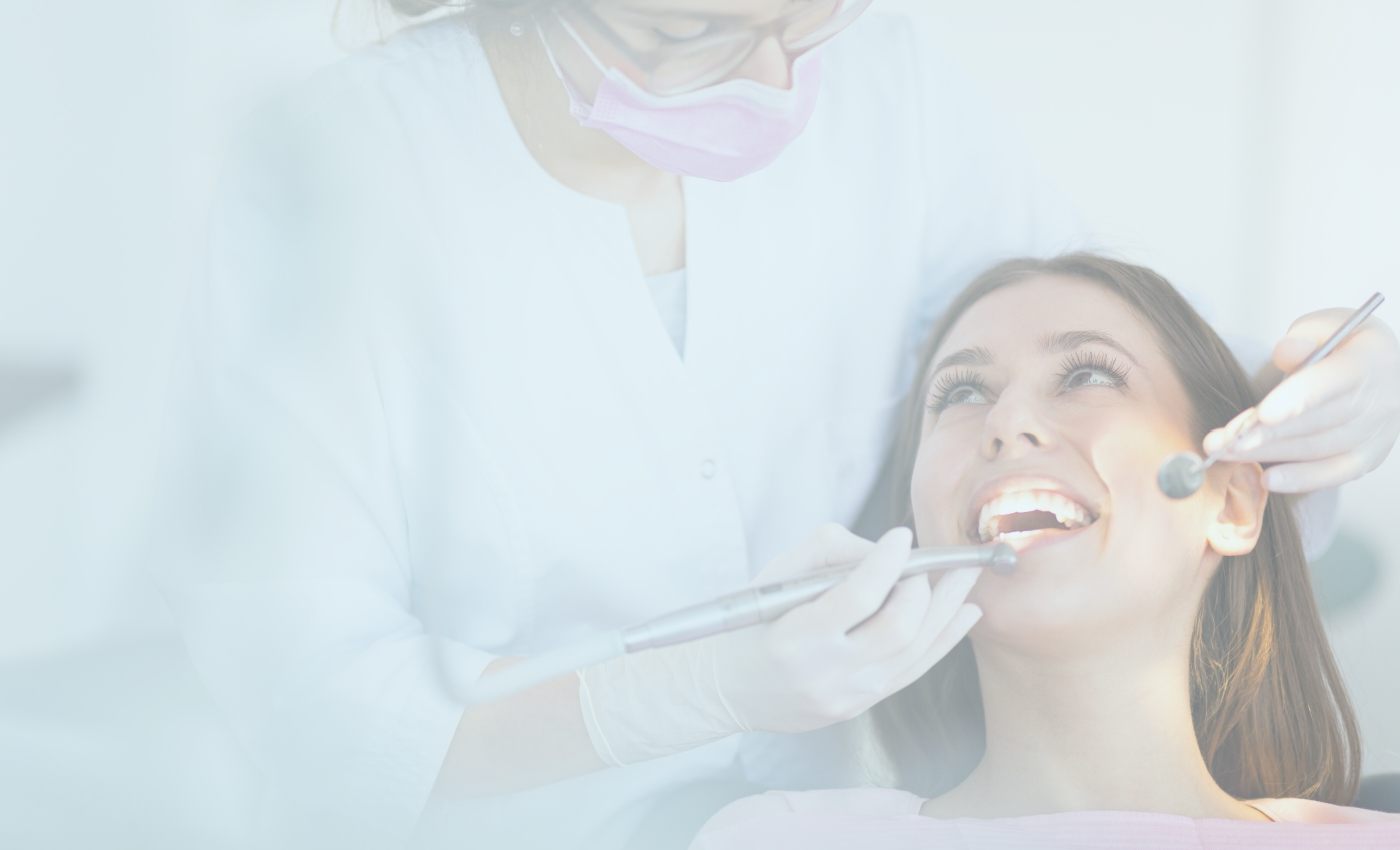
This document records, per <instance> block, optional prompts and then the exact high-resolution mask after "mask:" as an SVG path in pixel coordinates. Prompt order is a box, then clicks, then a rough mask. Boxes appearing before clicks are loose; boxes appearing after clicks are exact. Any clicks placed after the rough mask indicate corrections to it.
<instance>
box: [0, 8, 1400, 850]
mask: <svg viewBox="0 0 1400 850" xmlns="http://www.w3.org/2000/svg"><path fill="white" fill-rule="evenodd" d="M366 2H369V0H344V3H345V4H346V7H347V8H346V10H345V12H346V14H347V17H346V19H345V20H344V22H343V27H342V30H341V32H342V34H343V35H344V36H345V38H346V39H348V40H354V39H355V38H357V37H359V36H361V35H362V34H363V33H365V32H366V31H368V30H369V29H371V28H372V24H370V23H367V18H366V16H365V14H364V13H363V6H360V7H358V9H357V7H356V4H362V3H366ZM880 2H881V3H882V4H883V5H884V6H886V7H891V8H893V7H900V8H903V9H905V10H907V11H909V12H910V13H911V14H914V15H917V16H919V17H921V18H922V19H924V22H925V23H926V24H927V25H928V27H929V31H930V33H931V35H930V38H931V41H932V42H933V46H934V47H935V48H936V49H940V50H943V51H945V52H946V53H948V54H949V55H951V56H952V57H953V58H954V59H955V60H957V61H958V62H959V63H960V64H961V65H962V66H963V67H964V68H965V69H966V71H967V72H968V74H969V76H970V77H972V78H973V79H974V80H975V81H976V82H977V84H978V85H980V86H981V87H982V88H983V89H984V90H985V92H986V93H987V95H988V97H990V98H992V99H994V100H995V101H997V102H999V103H1000V104H1002V105H1003V106H1004V108H1005V110H1006V111H1007V113H1008V114H1009V115H1012V116H1014V117H1015V119H1016V121H1017V123H1018V124H1019V126H1020V127H1021V128H1022V130H1023V131H1024V133H1025V134H1026V137H1027V139H1028V140H1029V142H1030V143H1031V145H1032V146H1033V148H1034V150H1035V152H1036V154H1037V156H1038V157H1039V159H1040V161H1041V163H1042V166H1043V168H1044V169H1045V171H1046V172H1047V173H1048V174H1049V175H1050V176H1051V177H1052V178H1054V179H1055V180H1056V181H1057V182H1058V183H1059V184H1060V186H1061V187H1062V188H1064V189H1065V190H1067V191H1069V192H1070V193H1071V194H1072V196H1073V197H1074V198H1075V199H1076V200H1077V202H1078V203H1079V205H1080V206H1081V208H1082V209H1083V210H1084V212H1085V213H1086V215H1087V216H1088V217H1089V219H1090V220H1091V221H1092V222H1094V223H1095V224H1096V225H1097V227H1098V230H1099V232H1100V234H1101V235H1102V237H1103V239H1104V241H1106V242H1107V243H1108V244H1110V245H1112V246H1115V247H1116V248H1117V249H1118V250H1119V251H1120V252H1121V253H1123V254H1124V255H1126V256H1128V257H1130V258H1132V259H1134V260H1137V261H1141V262H1144V263H1147V264H1149V265H1151V266H1154V267H1155V268H1157V269H1159V270H1160V271H1162V272H1164V273H1165V274H1166V275H1167V276H1168V277H1169V278H1172V279H1174V280H1177V281H1192V282H1195V283H1199V284H1203V286H1202V287H1201V288H1209V289H1212V290H1214V291H1215V292H1217V293H1218V297H1217V299H1216V300H1217V303H1214V304H1211V305H1207V307H1208V309H1210V310H1211V312H1212V313H1213V314H1214V315H1215V316H1217V317H1219V318H1220V323H1221V324H1222V325H1223V326H1224V328H1225V330H1227V331H1228V332H1231V333H1235V334H1241V333H1242V334H1247V335H1252V336H1255V337H1258V338H1260V339H1264V340H1272V339H1273V338H1275V337H1277V336H1278V335H1279V334H1280V333H1281V332H1282V331H1283V330H1284V328H1285V327H1286V325H1287V322H1288V320H1289V319H1291V318H1292V317H1294V316H1295V315H1297V314H1299V313H1301V312H1304V311H1306V310H1310V309H1314V308H1316V307H1320V306H1343V305H1352V304H1357V303H1359V302H1360V301H1361V299H1362V298H1363V296H1364V295H1365V294H1366V293H1368V292H1369V291H1371V290H1372V289H1376V288H1381V289H1388V290H1390V291H1391V294H1392V296H1393V297H1395V298H1396V299H1397V300H1396V301H1395V302H1392V304H1390V305H1387V307H1385V308H1383V310H1384V311H1385V315H1386V318H1387V320H1388V321H1389V322H1390V323H1391V324H1392V325H1395V326H1400V313H1397V312H1396V310H1400V306H1397V305H1400V256H1398V255H1397V253H1396V251H1395V248H1394V247H1393V246H1394V245H1395V244H1396V240H1395V235H1396V233H1397V227H1396V225H1397V223H1400V221H1398V220H1397V215H1396V212H1395V208H1394V203H1393V199H1395V198H1397V197H1400V165H1397V159H1396V158H1395V156H1394V152H1395V151H1397V150H1400V106H1398V105H1397V104H1400V97H1397V96H1396V94H1395V87H1396V83H1397V82H1400V51H1396V50H1395V49H1394V42H1395V38H1396V36H1397V35H1400V3H1395V2H1391V0H1176V1H1175V2H1164V0H1156V2H1143V0H1139V2H1123V0H1059V2H1054V3H1047V2H1043V0H978V2H951V0H880ZM335 5H336V4H335V2H334V0H205V2H202V3H181V2H175V0H124V2H122V3H103V2H98V0H76V2H70V3H63V4H21V7H17V8H16V9H15V10H13V11H12V13H11V15H10V21H9V23H7V26H6V27H3V28H0V87H3V95H4V96H3V98H0V101H3V102H4V103H5V104H6V115H5V119H4V120H5V130H4V132H3V133H0V233H3V234H4V236H3V238H0V371H3V369H4V367H5V366H6V364H8V363H15V362H34V361H36V360H37V361H42V362H70V363H72V364H75V366H76V367H77V368H79V369H80V370H81V371H82V375H83V380H82V384H81V385H80V388H79V390H78V392H77V393H76V394H75V395H73V396H72V397H71V398H69V399H68V400H66V401H64V402H62V403H60V404H58V405H56V406H53V407H51V408H50V409H49V410H47V411H46V412H42V413H39V414H35V415H34V416H31V417H29V418H27V419H25V420H23V421H21V422H20V423H18V424H17V425H14V426H11V427H5V426H4V425H2V424H0V586H3V588H4V592H0V670H6V671H15V670H22V671H30V672H34V671H36V670H48V669H54V670H61V669H67V670H76V671H80V672H81V671H89V672H90V671H91V668H90V667H84V666H83V665H84V664H85V663H86V662H84V661H83V660H82V659H83V658H84V656H83V654H82V650H83V649H84V648H85V647H88V646H92V645H95V644H99V643H100V644H102V645H106V646H112V645H114V643H116V642H118V641H121V640H126V641H138V640H144V641H146V642H147V644H148V645H150V646H157V645H161V646H163V644H157V643H154V642H155V641H159V640H160V639H161V638H162V636H164V635H167V634H168V631H169V624H168V623H167V622H166V621H165V619H164V614H163V610H162V609H161V607H160V606H159V604H158V603H157V602H156V600H154V598H153V597H151V596H150V595H149V593H148V592H147V591H146V590H145V589H144V588H142V587H141V586H140V585H139V584H136V583H134V582H133V581H132V572H131V569H130V567H131V562H132V561H133V560H139V552H140V538H139V533H138V531H137V530H138V529H139V528H140V527H141V526H140V522H141V520H142V519H143V517H144V511H145V508H146V505H145V504H144V502H143V499H142V494H143V493H144V492H145V490H146V488H147V487H148V486H149V478H150V472H149V470H150V464H151V460H152V457H153V456H154V454H155V452H156V451H157V449H158V448H159V444H160V434H159V433H158V432H156V431H153V430H152V428H151V427H150V423H151V421H152V420H153V418H154V417H155V415H156V414H157V413H158V412H159V410H160V407H161V405H162V404H163V391H164V386H165V384H164V376H165V373H166V372H167V370H168V366H167V363H168V358H169V353H170V350H171V343H172V340H173V338H174V331H175V325H176V317H177V316H178V313H179V309H180V298H181V295H180V293H181V289H182V286H183V281H185V280H187V279H188V277H189V275H190V274H192V273H194V272H195V271H196V270H197V268H198V256H199V250H198V248H199V245H198V238H197V234H198V232H199V227H200V220H199V217H198V216H197V215H195V214H193V213H192V210H195V209H197V208H198V206H199V203H200V202H201V201H202V200H203V199H204V198H205V197H206V196H207V194H208V190H209V187H210V185H211V181H212V175H213V172H214V167H215V164H216V163H217V161H218V157H219V151H220V147H219V140H220V138H221V135H222V133H223V131H224V130H225V129H226V128H227V126H228V125H229V123H230V122H231V121H232V120H233V119H234V117H235V116H236V115H237V114H238V112H239V111H240V110H241V109H242V108H243V107H244V106H246V104H247V103H249V102H250V100H251V99H252V98H253V97H255V96H256V94H257V93H258V92H259V91H261V90H264V89H266V88H267V87H268V86H271V85H273V84H275V83H276V82H277V81H278V80H282V79H286V78H288V77H291V76H295V75H297V74H300V73H303V72H305V71H306V70H308V69H310V68H313V67H315V66H317V65H318V64H321V63H323V62H326V61H330V60H332V59H333V58H334V57H335V56H336V55H337V54H338V48H337V44H336V42H335V40H334V38H333V37H332V32H331V26H330V19H331V14H332V11H333V10H334V7H335ZM1397 501H1400V458H1397V459H1394V460H1392V461H1391V463H1390V465H1389V466H1388V467H1386V468H1384V469H1383V470H1382V471H1381V472H1379V473H1377V474H1375V475H1372V476H1370V477H1369V478H1367V479H1365V480H1364V481H1362V482H1360V483H1358V484H1356V485H1353V486H1351V487H1349V488H1348V489H1347V499H1346V502H1345V507H1346V512H1345V513H1346V519H1345V527H1344V535H1345V537H1346V538H1347V539H1353V538H1354V539H1365V540H1369V541H1370V542H1371V545H1373V546H1374V547H1375V548H1376V550H1377V551H1378V552H1379V561H1380V580H1379V582H1378V585H1377V590H1376V592H1375V594H1374V596H1372V597H1371V598H1369V599H1367V600H1364V601H1363V602H1360V603H1358V604H1355V605H1353V606H1351V607H1350V608H1349V609H1346V610H1343V611H1341V612H1340V613H1338V614H1337V615H1336V616H1335V617H1334V618H1333V619H1332V621H1331V623H1330V627H1331V630H1332V634H1333V636H1334V641H1335V645H1336V647H1337V650H1338V652H1339V655H1340V656H1341V659H1342V662H1343V665H1344V667H1345V669H1346V672H1347V674H1348V677H1349V680H1350V682H1351V685H1352V687H1353V689H1354V692H1355V695H1356V697H1357V702H1358V706H1359V708H1360V712H1361V717H1362V721H1363V727H1364V732H1365V734H1366V736H1367V767H1368V769H1369V770H1372V771H1379V770H1400V721H1397V720H1396V719H1395V718H1397V717H1400V676H1397V675H1396V673H1395V666H1394V662H1393V657H1392V656H1393V653H1394V652H1395V650H1397V649H1400V616H1397V612H1400V542H1397V540H1396V539H1395V538H1394V537H1393V536H1391V535H1387V534H1386V533H1385V529H1386V528H1387V524H1388V523H1390V522H1391V517H1392V516H1393V513H1394V511H1395V508H1394V507H1393V505H1394V504H1395V503H1396V502H1397ZM1322 566H1324V567H1326V566H1328V564H1325V563H1324V564H1323V565H1322ZM1337 569H1339V570H1340V569H1342V567H1341V566H1339V567H1337ZM163 651H165V650H164V649H157V650H153V652H156V653H159V652H163ZM48 659H58V661H54V662H53V663H49V661H48ZM63 665H67V667H64V666H63ZM155 668H156V665H154V664H147V665H145V666H141V665H136V666H135V667H134V668H132V669H133V670H134V671H135V673H134V674H133V675H137V674H139V675H147V676H153V675H154V673H153V672H152V671H153V670H155ZM141 671H145V673H141ZM57 675H59V674H55V676H57ZM3 679H4V677H2V676H0V752H3V753H5V754H6V755H8V756H15V754H16V752H18V757H17V758H15V757H10V758H7V757H6V756H0V793H5V792H15V793H19V792H18V791H16V788H18V787H19V784H18V783H20V781H21V780H19V779H17V778H15V777H13V776H12V777H10V780H11V781H12V782H14V783H16V785H15V787H10V786H9V785H8V784H7V782H6V774H5V770H6V765H9V766H11V767H13V765H15V764H16V763H21V764H22V763H23V759H24V757H25V756H28V757H29V758H31V759H32V760H35V761H36V762H37V761H39V760H48V759H51V757H52V756H53V753H54V752H56V750H54V749H53V746H52V745H53V743H54V741H58V742H59V744H58V750H57V751H65V750H64V748H65V747H66V748H67V750H66V751H68V752H70V753H71V754H73V757H75V758H78V757H80V756H81V752H82V746H83V745H82V744H81V742H80V741H78V739H74V738H72V737H71V735H69V734H68V733H64V732H62V731H59V730H57V729H56V728H51V727H43V728H44V729H48V732H49V733H51V735H55V736H57V737H56V738H54V737H46V734H41V733H40V732H36V731H35V730H36V729H37V728H39V727H37V726H35V725H33V724H40V726H42V722H41V721H42V720H43V716H44V711H45V706H44V705H43V704H42V703H41V702H35V701H34V697H33V696H32V695H15V694H6V693H5V692H4V688H5V685H4V683H3ZM11 681H14V679H11ZM145 681H154V680H140V679H138V680H134V682H135V684H131V683H128V686H129V687H143V686H144V685H143V684H142V682H145ZM159 686H160V687H162V688H164V689H166V690H165V691H162V693H167V694H168V695H170V697H171V698H172V699H177V700H183V701H184V703H183V704H185V705H186V706H187V707H188V711H189V712H190V716H189V717H188V718H185V719H184V721H182V722H183V725H180V724H176V725H177V726H178V727H179V728H180V729H182V730H184V731H183V732H182V734H184V735H185V736H186V738H185V740H187V741H196V742H201V743H194V744H189V745H188V746H183V747H175V748H172V745H171V743H170V739H169V738H168V736H166V737H161V736H163V735H166V731H167V729H166V728H165V727H162V728H157V726H156V725H153V723H152V722H151V721H149V720H148V721H147V722H146V724H145V725H141V724H140V723H137V724H136V725H128V726H120V727H119V726H114V725H111V724H112V723H114V722H115V721H111V720H110V718H103V717H102V715H101V712H100V711H99V710H98V709H96V708H94V709H93V710H92V711H91V712H90V714H86V715H81V716H82V717H84V718H88V719H90V720H91V722H92V723H93V724H94V725H93V727H92V728H93V729H96V730H104V729H105V730H109V731H111V733H112V735H113V736H116V735H118V734H120V735H123V736H125V738H124V739H123V740H126V741H127V742H128V743H126V744H124V745H120V746H119V745H117V744H112V745H111V746H110V747H108V749H106V750H102V751H101V752H103V753H105V756H103V757H104V758H108V759H109V762H110V764H111V765H114V766H115V765H120V764H123V763H126V762H133V763H140V762H141V760H142V759H143V758H145V760H146V762H147V770H148V772H147V773H146V774H145V776H146V781H149V782H150V783H152V787H157V786H159V783H161V782H162V781H165V782H167V783H168V780H162V779H161V778H160V777H159V774H160V771H163V770H166V769H176V768H178V767H179V766H180V765H182V764H186V762H182V761H181V759H182V758H183V759H186V761H188V759H189V758H191V756H190V753H196V752H197V753H200V754H201V755H200V757H201V758H206V759H216V758H218V757H227V758H229V759H234V758H236V757H237V756H236V753H235V752H234V751H233V750H232V748H231V745H230V744H229V742H227V741H226V740H224V739H222V738H220V737H219V732H218V731H217V727H216V725H215V723H214V721H213V720H212V719H211V718H212V715H210V714H208V707H207V706H205V705H203V704H202V703H201V702H200V697H199V691H198V688H197V685H195V683H194V682H193V681H192V680H188V681H186V680H183V679H182V680H180V681H176V682H174V683H171V682H163V683H159ZM112 688H113V690H109V691H106V692H105V694H103V693H102V692H97V691H93V692H91V694H89V692H87V691H84V690H83V689H81V688H78V689H76V690H74V691H72V693H73V694H75V695H78V694H84V695H89V696H94V697H95V696H99V695H105V697H106V698H107V699H109V700H110V699H120V698H121V696H122V694H123V691H122V690H121V685H119V684H113V685H112ZM75 698H76V696H75ZM128 699H130V697H128ZM80 701H81V700H80ZM94 704H96V703H94ZM16 706H19V707H20V708H15V707H16ZM136 708H139V706H128V709H129V710H132V711H133V712H134V711H135V709H136ZM7 711H9V712H10V714H8V715H7V714H6V712H7ZM15 712H20V713H19V714H16V713H15ZM25 712H27V713H25ZM201 712H202V714H201ZM136 713H139V712H136ZM103 723H106V724H108V725H105V726H104V725H102V724H103ZM23 724H31V725H29V726H25V725H23ZM167 727H168V724H167ZM117 730H120V731H117ZM114 740H115V738H114ZM151 747H157V748H158V749H160V751H161V753H163V755H160V756H158V757H155V758H152V757H151V756H150V749H151ZM16 748H17V749H16ZM75 748H76V749H75ZM181 749H183V754H182V752H179V750H181ZM75 763H77V764H84V763H83V762H81V761H79V762H75ZM89 766H90V765H86V764H84V767H85V768H86V767H89ZM186 766H187V764H186ZM113 770H114V773H113V776H116V775H117V773H118V769H117V768H116V767H114V768H113ZM89 772H91V771H89ZM45 776H47V777H48V778H47V780H46V781H48V782H50V783H51V786H50V785H45V784H44V781H40V782H38V783H35V782H29V783H28V784H29V785H30V786H31V787H29V788H28V789H27V790H26V793H28V794H29V795H30V796H31V797H35V798H36V799H37V796H36V795H41V794H42V793H43V792H44V790H45V789H48V788H50V787H52V788H60V787H65V786H64V783H65V782H67V777H65V776H64V775H62V772H61V770H60V768H59V767H53V768H51V769H50V770H49V772H48V773H47V774H45ZM160 790H161V792H162V793H165V794H168V795H169V796H170V799H172V800H175V801H178V800H181V799H186V798H185V797H182V796H181V794H186V795H188V794H189V793H190V792H189V790H188V789H175V788H167V787H161V789H160ZM228 796H229V802H228V803H227V805H226V806H225V807H224V809H223V810H222V812H221V811H220V810H218V805H215V808H214V809H213V810H211V809H210V808H209V805H210V804H208V803H207V802H206V803H199V804H196V803H195V802H189V805H188V806H187V807H186V808H187V811H188V812H189V813H188V814H186V815H183V816H178V817H177V816H172V818H173V819H172V820H171V821H169V822H167V823H166V824H165V826H166V828H167V830H168V831H170V833H171V834H174V835H178V834H181V833H180V831H179V830H180V828H187V829H188V830H190V831H191V833H190V834H195V833H196V832H197V830H198V829H199V828H200V827H199V822H200V821H204V822H219V820H220V818H223V819H225V820H228V819H230V818H232V817H233V816H234V811H235V809H234V807H235V806H236V802H234V801H235V799H236V798H237V792H236V789H235V790H230V791H229V794H228ZM19 798H20V799H24V796H23V794H20V797H19ZM189 800H190V801H192V800H193V798H192V797H191V798H189ZM61 816H62V813H61V812H56V813H55V817H61ZM113 816H114V817H117V815H113ZM181 824H183V825H184V826H183V827H181V826H180V825H181ZM0 832H3V819H0Z"/></svg>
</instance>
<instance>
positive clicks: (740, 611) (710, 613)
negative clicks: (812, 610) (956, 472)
mask: <svg viewBox="0 0 1400 850" xmlns="http://www.w3.org/2000/svg"><path fill="white" fill-rule="evenodd" d="M857 566H858V563H851V564H842V565H840V566H837V567H832V568H830V569H827V570H823V571H821V572H819V573H814V574H812V575H806V576H801V577H799V578H794V579H789V580H787V581H780V582H776V583H774V584H765V585H762V586H759V587H750V588H748V589H746V590H741V591H738V592H737V593H731V594H729V595H727V596H721V597H719V598H718V599H713V600H711V601H709V602H701V603H700V604H698V605H692V606H691V607H689V608H682V609H681V610H679V611H675V612H673V613H670V614H664V615H662V616H660V617H657V618H655V619H653V620H648V621H647V622H645V623H642V624H641V625H637V626H633V627H631V628H629V629H624V630H623V632H622V645H623V648H624V651H625V652H640V651H642V650H644V649H655V648H657V647H661V646H671V645H672V644H677V643H685V642H687V641H692V640H699V639H700V638H704V637H709V636H710V635H716V634H719V633H721V632H729V631H734V630H736V629H742V628H746V627H748V626H756V625H758V624H759V623H767V622H770V621H772V620H776V619H778V618H779V617H781V616H782V615H784V614H786V613H787V612H789V611H791V610H792V609H794V608H796V607H797V606H799V605H802V604H804V603H807V602H811V601H812V600H813V599H816V598H817V597H818V596H821V595H822V594H823V593H826V592H827V591H828V590H830V589H831V588H833V587H835V586H836V585H838V584H840V583H841V582H842V581H844V580H845V578H846V577H847V576H849V575H850V574H851V572H852V571H853V570H854V569H855V568H856V567H857ZM958 567H990V568H991V569H992V571H993V572H995V573H999V574H1002V575H1006V574H1008V573H1010V572H1012V571H1013V570H1014V569H1015V568H1016V550H1014V549H1012V548H1011V547H1010V546H1008V545H1006V544H1005V543H998V544H995V545H991V546H948V547H942V548H930V549H915V550H914V551H913V552H912V553H910V556H909V562H908V564H907V565H905V567H904V572H903V573H902V574H901V575H900V579H901V580H903V579H906V578H909V577H910V576H917V575H923V574H925V573H929V572H934V571H937V570H952V569H957V568H958Z"/></svg>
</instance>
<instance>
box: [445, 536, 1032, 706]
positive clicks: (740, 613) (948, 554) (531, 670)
mask: <svg viewBox="0 0 1400 850" xmlns="http://www.w3.org/2000/svg"><path fill="white" fill-rule="evenodd" d="M858 565H859V562H854V563H849V564H841V565H839V566H835V567H831V568H829V569H826V570H822V571H821V572H818V573H813V574H811V575H805V576H801V577H798V578H794V579H789V580H787V581H780V582H776V583H774V584H766V585H762V586H760V587H751V588H748V589H746V590H741V591H738V592H737V593H731V594H729V595H727V596H721V597H719V598H718V599H712V600H710V601H708V602H701V603H699V604H698V605H692V606H690V607H689V608H682V609H680V610H679V611H674V612H672V613H670V614H663V615H661V616H660V617H656V618H655V619H652V620H648V621H647V622H645V623H642V624H640V625H637V626H632V627H631V628H627V629H623V630H621V631H609V632H602V633H599V634H595V635H592V636H590V637H588V638H585V639H583V640H580V641H577V642H574V643H570V644H569V645H567V646H563V647H560V648H558V649H555V650H553V651H550V652H545V653H542V654H540V655H535V656H531V657H529V658H526V659H524V660H523V661H520V662H519V663H516V664H514V665H513V666H510V667H506V668H505V669H502V670H500V671H499V672H495V673H492V674H491V675H489V676H485V677H482V678H481V679H479V680H477V681H476V682H473V683H470V684H465V685H464V684H457V683H455V682H454V680H452V679H451V678H450V677H449V673H448V671H447V670H446V669H445V668H440V672H441V674H442V675H443V677H444V682H445V683H447V685H448V687H449V688H450V689H452V690H453V691H454V692H455V693H457V694H458V695H459V696H460V697H461V698H462V700H463V701H465V702H467V703H468V704H475V705H481V704H483V703H488V702H494V701H495V700H499V699H501V698H503V697H507V696H510V695H511V694H515V693H519V692H520V691H523V690H526V689H528V688H531V687H534V686H535V685H538V684H540V683H542V682H546V681H549V680H550V679H554V678H556V677H558V676H563V675H566V674H568V673H571V672H573V671H575V670H581V669H583V668H584V667H588V666H591V665H593V664H598V663H601V662H603V661H607V660H609V659H611V658H616V657H617V656H619V655H624V654H626V653H630V652H641V651H642V650H645V649H656V648H657V647H662V646H672V645H674V644H678V643H686V642H688V641H692V640H699V639H701V638H705V637H710V636H711V635H717V634H720V633H722V632H729V631H734V630H736V629H742V628H746V627H748V626H756V625H758V624H759V623H766V622H769V621H772V620H776V619H777V618H779V617H781V616H782V615H784V614H786V613H787V612H788V611H791V610H792V609H794V608H796V607H797V606H799V605H802V604H804V603H806V602H811V601H812V600H813V599H816V598H817V597H818V596H821V595H822V594H823V593H826V592H827V591H828V590H830V589H831V588H833V587H835V586H836V585H838V584H840V583H841V582H842V581H843V580H845V578H846V577H847V576H849V575H850V574H851V572H852V571H853V570H854V569H855V568H856V567H857V566H858ZM958 567H990V568H991V570H992V572H995V573H998V574H1001V575H1007V574H1009V573H1011V572H1012V571H1013V570H1014V569H1015V568H1016V550H1014V549H1012V548H1011V547H1010V546H1008V545H1007V544H1005V543H997V544H994V545H988V546H948V547H941V548H931V549H915V550H914V551H913V552H911V553H910V555H909V561H908V563H907V564H905V567H904V570H903V572H902V573H901V574H900V579H901V580H903V579H906V578H909V577H910V576H917V575H923V574H925V573H929V572H934V571H939V570H952V569H957V568H958ZM438 663H439V665H442V663H443V660H442V658H441V655H439V658H438Z"/></svg>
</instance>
